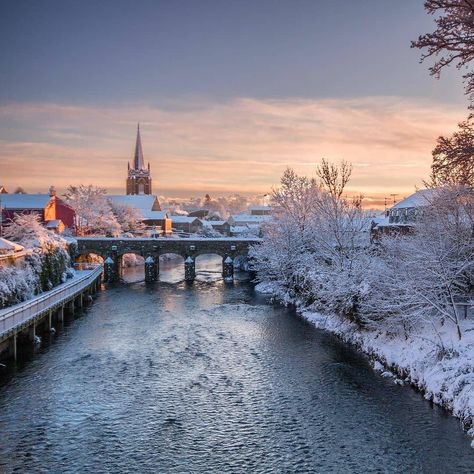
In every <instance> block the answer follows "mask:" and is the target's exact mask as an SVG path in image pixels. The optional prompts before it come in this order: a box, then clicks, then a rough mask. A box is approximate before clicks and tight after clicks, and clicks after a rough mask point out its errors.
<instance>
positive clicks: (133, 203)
mask: <svg viewBox="0 0 474 474" xmlns="http://www.w3.org/2000/svg"><path fill="white" fill-rule="evenodd" d="M105 197H107V198H109V199H110V200H111V201H113V202H114V203H116V204H122V205H124V206H130V207H135V208H137V209H140V210H148V211H151V209H152V207H153V204H154V203H155V201H156V199H157V197H156V196H155V195H154V194H106V195H105Z"/></svg>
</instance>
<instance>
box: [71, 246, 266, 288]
mask: <svg viewBox="0 0 474 474" xmlns="http://www.w3.org/2000/svg"><path fill="white" fill-rule="evenodd" d="M260 242H261V239H257V238H217V239H212V238H209V239H207V238H194V239H193V238H190V239H171V238H159V239H139V238H107V237H78V238H77V249H76V250H75V255H74V257H75V258H76V259H78V258H80V257H81V256H87V255H90V254H95V255H99V256H100V257H102V258H103V259H104V280H105V281H109V282H111V281H117V280H118V279H119V278H120V275H121V268H122V257H123V255H125V254H135V255H140V256H142V257H143V258H144V259H145V280H146V281H149V282H151V281H156V280H158V275H159V273H160V259H159V257H160V255H165V254H177V255H180V256H182V257H183V259H184V277H185V280H186V281H193V280H194V278H195V276H196V258H197V257H198V256H199V255H206V254H217V255H220V256H221V257H222V276H223V278H224V280H226V281H232V280H233V276H234V259H235V258H236V257H239V256H247V255H248V251H249V248H250V247H251V246H252V245H255V244H258V243H260Z"/></svg>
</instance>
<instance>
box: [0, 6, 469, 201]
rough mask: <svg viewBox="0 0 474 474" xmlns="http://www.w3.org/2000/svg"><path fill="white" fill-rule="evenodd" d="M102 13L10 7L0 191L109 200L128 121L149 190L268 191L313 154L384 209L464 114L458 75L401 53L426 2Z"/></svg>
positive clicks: (304, 166) (422, 24) (175, 193)
mask: <svg viewBox="0 0 474 474" xmlns="http://www.w3.org/2000/svg"><path fill="white" fill-rule="evenodd" d="M109 7H111V4H108V2H103V3H101V4H100V5H97V4H96V3H95V2H82V3H81V6H80V8H79V7H78V6H77V5H76V4H74V2H66V3H64V2H56V1H47V2H44V3H43V4H42V5H41V7H40V6H35V5H34V4H31V5H30V4H29V5H28V8H25V4H13V3H9V4H7V5H6V7H5V15H3V18H2V19H0V26H1V27H2V28H0V40H2V42H3V43H4V44H10V45H11V47H10V48H9V50H8V51H5V54H4V64H3V66H2V74H0V86H1V90H2V94H1V96H0V144H1V146H0V160H1V162H2V170H1V171H2V173H1V177H0V181H1V183H0V184H2V185H4V186H5V187H7V189H14V188H16V187H17V186H22V187H24V188H25V189H26V190H27V191H29V192H36V191H42V192H46V190H47V188H48V187H49V185H51V184H53V185H55V186H56V188H57V189H58V190H59V191H62V190H64V189H65V188H66V187H67V186H68V185H78V184H80V183H83V184H89V183H92V184H96V185H100V186H103V187H105V188H107V189H108V190H109V192H111V193H114V192H121V191H122V190H123V187H124V178H123V175H124V170H125V169H126V163H127V161H129V160H130V158H131V156H132V154H133V146H134V132H135V128H136V124H137V122H140V123H141V126H142V135H143V142H144V143H143V146H144V155H145V160H146V161H147V162H148V161H149V162H150V164H151V166H152V169H153V170H154V192H156V194H158V195H164V196H167V197H179V198H185V197H191V196H198V195H204V194H206V193H210V194H212V195H228V194H233V193H240V194H243V195H248V196H249V195H258V194H264V193H267V192H269V191H270V190H271V188H272V187H275V186H278V183H279V179H280V177H281V175H282V173H283V172H284V170H285V168H286V167H288V166H290V167H292V168H294V169H295V170H296V171H297V172H298V173H300V174H304V175H314V171H315V167H316V164H317V163H319V162H320V161H321V159H322V158H325V159H327V160H329V161H331V162H334V163H337V162H340V161H341V160H346V161H348V162H351V163H352V164H353V166H354V171H353V175H352V180H351V183H350V187H349V188H348V191H350V192H352V193H357V194H358V193H362V194H363V195H364V196H365V197H366V206H368V207H371V205H373V206H377V207H382V205H383V200H384V197H386V196H389V195H390V194H397V195H399V196H400V197H402V196H406V195H408V194H411V193H412V192H413V191H414V189H415V187H416V186H422V184H423V180H424V179H427V178H428V175H429V170H430V165H431V161H432V156H431V151H432V149H433V148H434V146H435V142H436V139H437V137H438V136H439V135H448V134H450V133H452V132H453V131H454V130H455V129H456V124H457V123H458V122H460V121H461V120H463V119H464V118H465V115H466V113H467V110H466V105H465V98H464V95H463V86H462V81H461V80H460V77H459V76H460V73H459V72H458V71H456V70H454V69H453V70H452V71H448V73H445V74H443V77H442V78H441V79H440V80H437V81H436V80H433V79H432V78H430V77H429V76H428V75H427V74H426V66H425V65H423V64H419V53H418V51H415V50H412V49H410V40H413V39H416V37H417V36H418V35H419V34H420V33H422V32H423V31H429V30H430V29H432V26H433V19H432V18H430V17H429V16H427V15H426V14H425V13H424V11H423V5H422V2H399V4H397V6H396V7H395V6H393V5H391V4H390V2H374V1H368V2H364V3H363V4H360V5H353V4H351V3H349V4H348V3H347V2H327V1H321V2H306V1H302V2H299V3H298V7H295V6H294V5H293V4H292V3H290V2H288V3H286V2H282V3H281V4H279V5H278V6H276V5H275V4H274V3H273V2H267V1H261V2H259V3H258V5H255V4H253V3H252V4H251V3H250V2H236V3H232V2H231V3H229V5H227V6H226V8H224V7H223V6H221V5H219V2H214V1H205V2H200V3H199V5H194V4H191V3H189V4H187V5H184V6H183V5H181V6H180V7H179V8H178V7H175V6H174V5H173V3H171V2H147V1H144V2H141V4H140V8H141V10H140V12H136V11H135V10H134V8H133V5H132V4H131V3H130V2H126V1H120V2H115V3H114V8H112V9H111V8H109ZM92 13H93V15H92ZM349 18H350V20H349ZM110 19H113V21H109V20H110ZM20 26H21V27H20ZM66 26H67V31H66V29H65V28H66ZM24 28H26V29H28V31H30V34H29V35H27V36H25V35H22V33H21V32H22V31H23V29H24ZM86 31H87V34H86ZM334 31H335V32H336V33H334ZM228 32H232V36H231V37H229V35H228V34H227V33H228ZM58 38H60V39H61V41H58ZM328 38H329V40H328ZM374 38H376V39H377V41H374ZM327 41H330V42H331V45H330V46H331V47H330V48H326V46H323V45H326V42H327ZM117 46H120V47H117ZM32 77H34V78H35V80H31V78H32Z"/></svg>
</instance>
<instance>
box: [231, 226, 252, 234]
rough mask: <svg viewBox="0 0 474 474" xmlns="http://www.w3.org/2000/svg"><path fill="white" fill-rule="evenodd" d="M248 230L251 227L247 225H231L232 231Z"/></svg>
mask: <svg viewBox="0 0 474 474" xmlns="http://www.w3.org/2000/svg"><path fill="white" fill-rule="evenodd" d="M248 230H249V227H248V226H246V225H232V226H230V231H231V232H236V233H239V232H248Z"/></svg>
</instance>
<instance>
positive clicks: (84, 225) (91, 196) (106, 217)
mask: <svg viewBox="0 0 474 474" xmlns="http://www.w3.org/2000/svg"><path fill="white" fill-rule="evenodd" d="M64 198H65V200H66V202H67V203H68V204H69V205H70V206H71V207H72V208H73V209H74V211H75V212H76V229H77V233H78V235H86V234H94V235H107V236H108V235H110V236H115V235H118V234H120V231H121V227H120V224H119V223H118V221H117V218H116V217H115V215H114V213H113V212H112V208H111V206H110V203H109V201H108V200H107V197H106V191H105V189H104V188H100V187H97V186H93V185H91V184H90V185H88V186H85V185H83V184H81V185H79V186H69V187H68V188H67V191H66V193H65V194H64Z"/></svg>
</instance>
